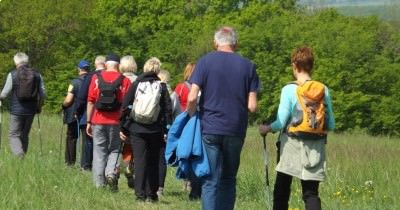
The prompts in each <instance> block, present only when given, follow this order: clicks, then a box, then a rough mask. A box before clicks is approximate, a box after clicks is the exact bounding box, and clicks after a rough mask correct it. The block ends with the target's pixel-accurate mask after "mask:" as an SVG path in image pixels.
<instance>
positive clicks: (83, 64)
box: [78, 60, 90, 70]
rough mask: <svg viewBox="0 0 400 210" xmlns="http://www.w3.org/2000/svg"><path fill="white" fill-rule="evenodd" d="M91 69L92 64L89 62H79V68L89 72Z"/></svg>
mask: <svg viewBox="0 0 400 210" xmlns="http://www.w3.org/2000/svg"><path fill="white" fill-rule="evenodd" d="M89 67H90V63H89V62H87V61H85V60H81V61H79V64H78V68H80V69H85V70H89Z"/></svg>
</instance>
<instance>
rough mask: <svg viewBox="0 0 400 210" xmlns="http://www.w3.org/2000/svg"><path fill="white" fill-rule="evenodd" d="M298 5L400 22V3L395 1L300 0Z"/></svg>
mask: <svg viewBox="0 0 400 210" xmlns="http://www.w3.org/2000/svg"><path fill="white" fill-rule="evenodd" d="M298 4H299V5H300V6H305V7H306V8H308V9H310V10H318V9H321V8H329V7H334V8H337V10H338V11H339V12H340V13H341V14H343V15H348V16H377V17H379V18H380V19H383V20H392V21H400V14H399V11H400V2H399V1H395V0H363V1H362V0H300V1H299V2H298Z"/></svg>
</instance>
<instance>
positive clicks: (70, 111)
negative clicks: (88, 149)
mask: <svg viewBox="0 0 400 210" xmlns="http://www.w3.org/2000/svg"><path fill="white" fill-rule="evenodd" d="M89 68H90V64H89V62H87V61H85V60H81V61H80V62H79V64H78V66H77V69H78V74H79V77H78V78H75V79H73V80H72V81H71V84H70V85H69V86H68V93H67V96H66V97H65V99H64V101H63V103H62V108H63V110H64V123H65V124H67V137H66V144H65V163H66V164H67V165H68V166H74V165H75V161H76V143H77V140H78V138H79V136H80V135H81V136H82V138H81V139H82V140H83V142H86V141H87V139H86V138H85V137H86V135H85V133H86V132H85V130H86V126H85V127H84V126H82V125H81V123H80V119H79V118H78V117H77V116H76V103H74V101H75V99H76V97H77V95H78V93H79V92H80V89H81V86H82V83H83V81H84V79H85V77H86V75H87V73H88V71H89ZM79 132H80V133H81V134H80V135H79ZM82 145H84V143H83V144H82ZM78 147H79V145H78ZM78 149H79V148H78ZM81 158H82V160H83V159H84V152H82V156H81ZM82 162H83V161H81V163H82ZM90 165H91V164H90ZM90 165H86V166H83V165H81V167H82V169H85V170H89V169H90V168H91V167H90Z"/></svg>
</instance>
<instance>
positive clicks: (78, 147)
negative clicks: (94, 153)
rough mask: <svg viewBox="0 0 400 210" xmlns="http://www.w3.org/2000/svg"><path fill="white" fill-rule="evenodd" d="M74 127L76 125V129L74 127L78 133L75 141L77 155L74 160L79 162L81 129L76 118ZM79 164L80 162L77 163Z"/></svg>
mask: <svg viewBox="0 0 400 210" xmlns="http://www.w3.org/2000/svg"><path fill="white" fill-rule="evenodd" d="M76 125H77V127H76V129H78V130H77V131H78V139H77V140H76V141H77V142H76V150H77V151H78V154H77V157H76V159H77V160H80V159H81V155H82V154H81V147H80V144H81V139H80V138H81V129H80V127H79V119H78V118H77V117H76ZM79 162H81V161H79Z"/></svg>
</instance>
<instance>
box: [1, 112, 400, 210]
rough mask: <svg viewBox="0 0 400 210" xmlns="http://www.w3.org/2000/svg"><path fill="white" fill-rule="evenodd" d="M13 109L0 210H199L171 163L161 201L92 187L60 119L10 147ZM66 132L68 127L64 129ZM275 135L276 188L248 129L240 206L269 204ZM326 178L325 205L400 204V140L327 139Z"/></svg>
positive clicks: (363, 209)
mask: <svg viewBox="0 0 400 210" xmlns="http://www.w3.org/2000/svg"><path fill="white" fill-rule="evenodd" d="M8 121H9V116H8V114H5V113H3V123H2V138H1V140H2V142H1V150H0V177H1V178H0V209H141V210H147V209H200V202H199V201H189V199H188V196H187V194H188V193H187V192H185V191H183V189H182V186H183V185H182V181H180V180H177V179H175V169H174V168H168V170H169V171H168V174H167V181H166V186H165V187H166V189H165V195H164V196H163V197H162V198H161V199H160V202H159V203H156V204H151V203H138V202H136V201H135V200H134V196H133V191H132V190H130V189H129V188H128V187H127V186H126V179H125V177H124V176H121V178H120V183H119V188H120V190H119V192H118V193H111V192H109V191H108V190H105V189H96V188H94V185H93V182H92V177H91V174H90V173H88V172H82V171H80V170H79V167H76V168H70V167H66V166H65V165H64V161H63V159H64V154H63V152H62V151H63V150H64V141H65V140H64V138H65V134H63V135H62V138H63V142H62V144H61V153H60V138H61V130H62V124H61V117H60V116H56V115H41V116H40V122H41V130H40V134H41V138H42V139H41V142H42V153H40V151H41V149H40V140H39V130H38V123H37V119H35V121H34V124H33V126H32V130H31V134H30V138H31V140H30V146H29V151H28V155H27V156H26V158H25V159H24V160H22V161H21V160H18V159H17V158H15V157H13V155H12V154H11V152H10V150H9V145H8V139H7V131H8ZM64 133H65V127H64ZM276 139H277V134H274V135H269V136H267V147H268V156H269V161H268V163H269V166H268V168H269V175H270V178H269V179H270V183H271V184H270V185H271V186H270V187H269V188H267V187H266V185H265V167H264V162H263V145H262V139H261V137H260V136H259V135H258V134H257V130H256V129H255V128H249V130H248V134H247V139H246V142H245V145H244V148H243V152H242V160H241V165H240V169H239V174H238V182H237V202H236V209H243V210H247V209H251V210H258V209H267V204H268V193H267V191H268V189H269V190H270V191H271V192H272V190H273V184H274V179H275V177H274V175H275V172H274V167H275V165H276V164H275V162H276V149H275V141H276ZM327 150H328V152H327V154H328V179H327V181H326V182H324V183H322V184H321V187H320V195H321V199H322V207H323V209H332V210H338V209H344V210H353V209H354V210H368V209H371V210H372V209H373V210H375V209H379V210H382V209H387V210H393V209H400V203H399V201H400V193H399V191H400V188H399V187H400V185H399V184H398V183H399V181H398V179H399V177H400V161H399V160H400V139H389V138H386V137H371V136H368V135H365V134H362V133H357V134H331V135H330V136H329V139H328V144H327ZM289 206H290V208H289V209H290V210H302V209H304V207H303V202H302V199H301V187H300V183H299V182H298V180H296V179H295V181H294V182H293V186H292V195H291V200H290V205H289Z"/></svg>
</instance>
